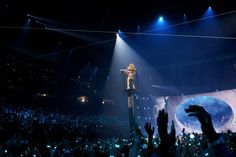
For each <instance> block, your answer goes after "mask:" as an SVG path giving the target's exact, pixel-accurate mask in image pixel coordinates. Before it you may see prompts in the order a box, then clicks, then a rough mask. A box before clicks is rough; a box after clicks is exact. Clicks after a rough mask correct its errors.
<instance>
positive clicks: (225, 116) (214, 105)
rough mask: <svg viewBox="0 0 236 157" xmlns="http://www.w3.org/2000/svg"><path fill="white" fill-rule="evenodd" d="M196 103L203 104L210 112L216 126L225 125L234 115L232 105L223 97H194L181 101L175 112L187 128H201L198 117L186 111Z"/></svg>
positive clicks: (197, 129)
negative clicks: (190, 115) (222, 98)
mask: <svg viewBox="0 0 236 157" xmlns="http://www.w3.org/2000/svg"><path fill="white" fill-rule="evenodd" d="M194 104H195V105H201V106H203V107H204V108H205V110H206V111H207V112H208V113H210V115H211V118H212V122H213V125H214V127H215V128H219V127H222V126H224V125H225V124H226V123H227V122H228V121H229V120H230V119H232V117H233V116H234V115H233V111H232V108H231V107H230V105H229V104H227V103H226V102H225V101H223V100H221V99H218V98H215V97H211V96H198V97H193V98H190V99H187V100H186V101H184V102H183V103H181V104H180V105H179V106H178V107H177V109H176V113H175V114H176V118H177V120H178V121H179V122H180V123H182V124H183V125H184V126H186V128H191V129H193V130H196V131H200V130H201V127H200V123H199V121H198V120H197V118H196V117H189V116H188V114H187V113H186V112H185V111H184V109H186V108H188V106H189V105H194Z"/></svg>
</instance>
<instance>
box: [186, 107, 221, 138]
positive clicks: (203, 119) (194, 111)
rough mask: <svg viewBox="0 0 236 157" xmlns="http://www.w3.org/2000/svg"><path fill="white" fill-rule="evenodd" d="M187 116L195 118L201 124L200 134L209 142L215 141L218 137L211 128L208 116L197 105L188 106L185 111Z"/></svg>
mask: <svg viewBox="0 0 236 157" xmlns="http://www.w3.org/2000/svg"><path fill="white" fill-rule="evenodd" d="M185 112H186V113H189V114H188V116H193V117H196V118H197V119H198V120H199V122H200V123H201V128H202V132H203V133H204V134H205V135H206V136H207V138H208V139H209V141H210V142H214V141H215V140H217V138H218V136H217V133H216V131H215V129H214V127H213V124H212V121H211V116H210V114H209V113H208V112H207V111H206V110H205V109H204V108H203V107H202V106H198V105H190V106H189V107H188V108H187V109H185Z"/></svg>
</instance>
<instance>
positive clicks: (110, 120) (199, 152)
mask: <svg viewBox="0 0 236 157" xmlns="http://www.w3.org/2000/svg"><path fill="white" fill-rule="evenodd" d="M186 112H188V113H189V114H190V116H195V117H197V118H198V119H199V121H200V123H201V126H202V132H203V134H198V133H187V132H185V130H184V129H183V131H182V134H180V135H177V136H176V133H175V126H174V123H173V122H172V124H171V127H170V133H168V131H167V130H168V114H167V113H166V111H165V110H161V111H160V112H159V115H158V117H157V126H156V127H157V128H158V129H157V132H158V134H157V135H154V132H155V129H154V127H152V125H151V123H149V122H147V123H146V124H144V128H145V130H146V133H144V134H145V135H147V137H145V136H144V135H143V134H142V133H141V131H140V130H139V128H138V127H136V130H135V133H134V134H132V135H128V136H127V135H124V133H122V132H121V131H119V128H122V127H126V126H128V125H126V124H125V122H123V121H120V120H119V118H118V117H113V116H105V115H77V114H73V113H63V112H60V111H58V110H56V111H52V110H46V109H42V108H38V107H35V108H29V107H16V106H11V105H1V116H0V120H1V121H0V133H1V135H0V156H2V157H4V156H5V157H18V156H33V157H44V156H45V157H46V156H48V157H67V156H68V157H69V156H71V157H82V156H85V157H87V156H88V157H93V156H101V157H106V156H108V157H112V156H118V157H122V156H127V157H128V156H131V157H138V156H147V157H148V156H152V157H158V156H161V157H162V156H163V157H169V156H180V157H185V156H186V157H198V156H199V157H201V156H227V157H228V156H235V152H236V144H235V143H236V141H235V138H236V134H235V133H233V132H231V131H227V132H225V133H220V134H218V133H216V132H215V130H214V127H213V125H212V122H211V117H210V115H209V114H208V113H207V112H206V111H205V110H204V108H202V107H200V106H190V107H189V108H188V109H186Z"/></svg>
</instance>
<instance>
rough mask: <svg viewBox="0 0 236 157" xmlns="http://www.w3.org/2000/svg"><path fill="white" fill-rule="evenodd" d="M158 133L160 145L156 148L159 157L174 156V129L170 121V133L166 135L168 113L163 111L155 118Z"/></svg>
mask: <svg viewBox="0 0 236 157" xmlns="http://www.w3.org/2000/svg"><path fill="white" fill-rule="evenodd" d="M157 126H158V132H159V135H160V139H161V143H160V145H159V146H158V152H159V154H160V156H161V157H169V156H174V153H175V148H174V144H175V140H176V138H175V127H174V121H172V125H171V132H170V134H168V132H167V129H168V113H167V112H166V111H165V110H164V109H163V110H160V111H159V115H158V117H157Z"/></svg>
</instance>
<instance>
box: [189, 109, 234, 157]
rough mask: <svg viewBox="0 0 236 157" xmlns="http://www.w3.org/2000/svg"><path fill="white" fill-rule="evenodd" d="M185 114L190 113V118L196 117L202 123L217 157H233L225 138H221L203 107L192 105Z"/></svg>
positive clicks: (204, 132) (203, 130)
mask: <svg viewBox="0 0 236 157" xmlns="http://www.w3.org/2000/svg"><path fill="white" fill-rule="evenodd" d="M185 112H187V113H189V116H194V117H196V118H197V119H198V120H199V122H200V123H201V128H202V132H203V134H205V135H206V137H207V138H208V140H209V141H210V143H211V144H212V147H213V150H214V152H215V156H217V157H233V156H234V155H233V153H231V152H230V151H229V150H228V149H227V147H226V145H225V143H224V139H223V137H221V136H219V135H218V134H217V133H216V131H215V129H214V126H213V124H212V120H211V116H210V114H209V113H208V112H207V111H206V110H205V109H204V108H203V107H202V106H198V105H190V106H189V107H188V108H187V109H185Z"/></svg>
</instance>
